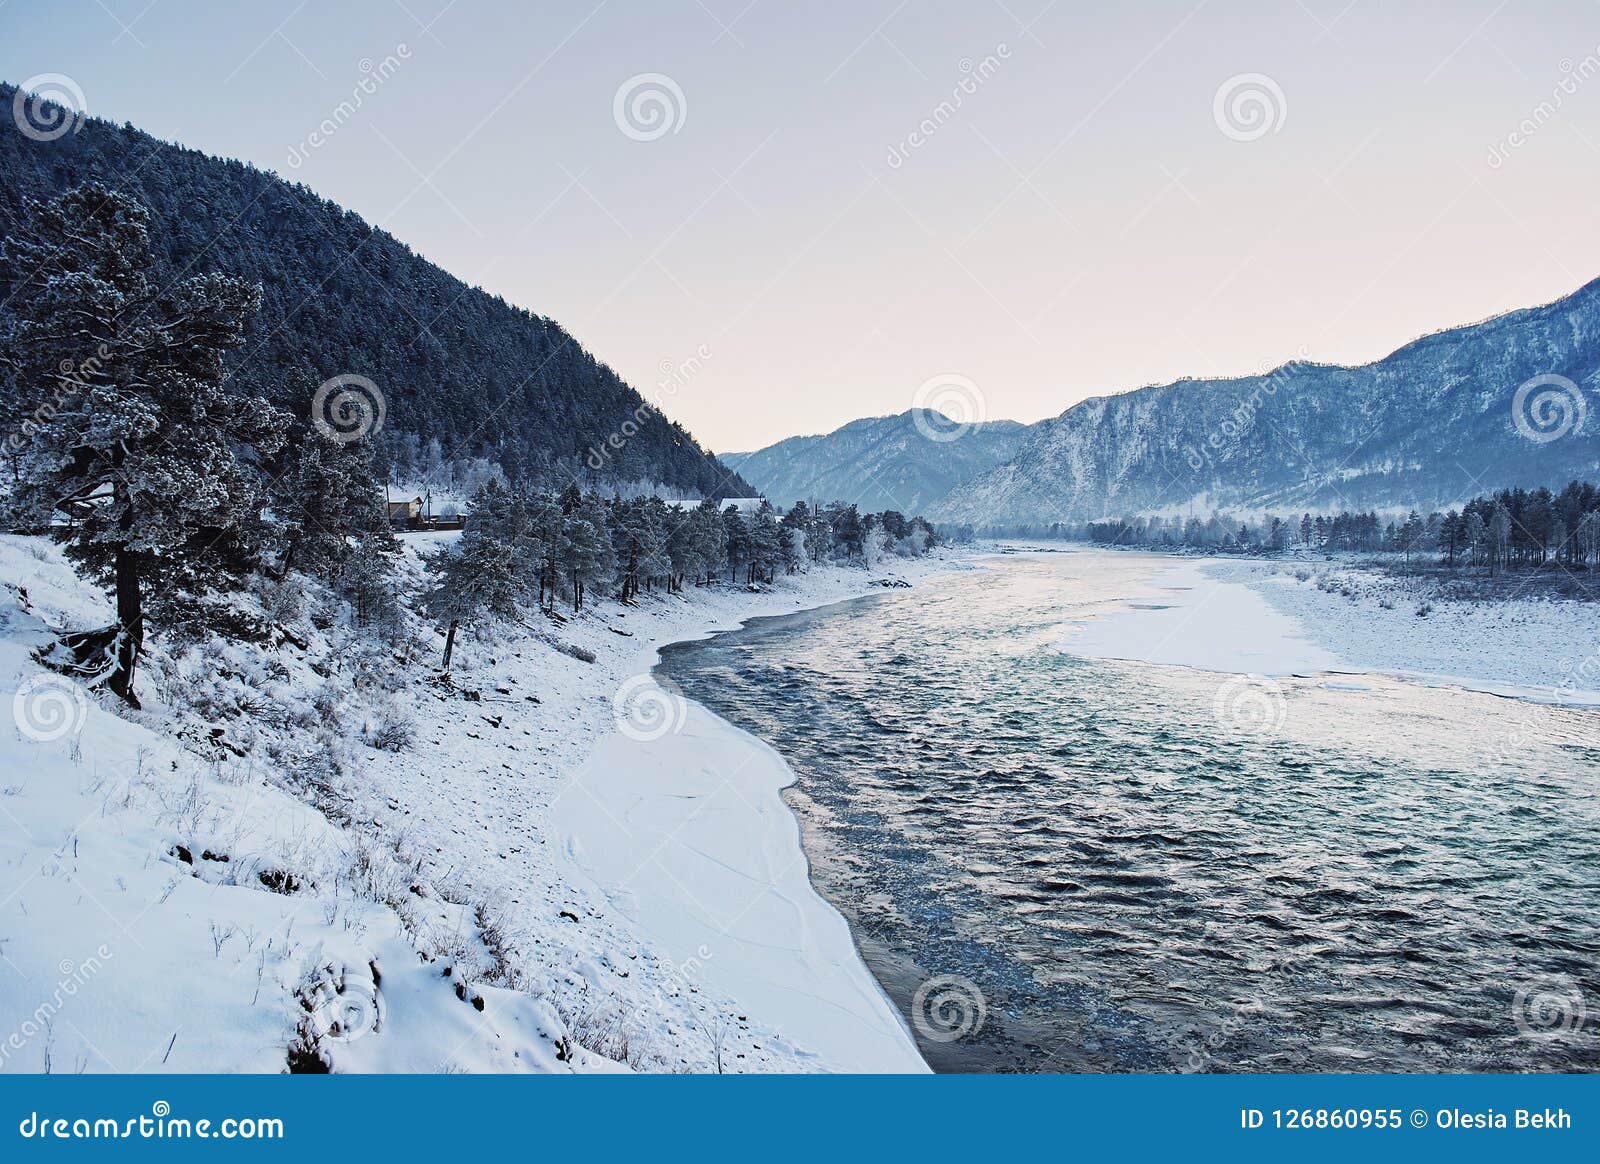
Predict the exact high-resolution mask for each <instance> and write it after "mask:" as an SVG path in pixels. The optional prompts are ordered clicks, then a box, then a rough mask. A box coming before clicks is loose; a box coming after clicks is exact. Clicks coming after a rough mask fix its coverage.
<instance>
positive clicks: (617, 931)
mask: <svg viewBox="0 0 1600 1164" xmlns="http://www.w3.org/2000/svg"><path fill="white" fill-rule="evenodd" d="M441 540H447V537H422V538H418V539H415V540H412V541H410V542H408V557H409V558H410V561H411V563H412V566H411V567H410V568H412V569H414V568H415V564H416V561H417V557H416V555H417V554H418V553H419V552H420V553H422V554H426V553H428V552H430V550H431V549H432V548H434V546H436V545H437V543H438V542H439V541H441ZM0 542H3V544H0V581H3V582H4V583H5V584H6V590H5V598H6V601H5V604H4V612H3V619H0V623H3V627H0V631H3V637H0V697H3V698H4V699H5V700H6V701H8V703H10V705H11V706H12V707H13V712H14V719H15V721H16V725H17V726H16V730H14V731H13V732H10V733H7V734H6V736H5V738H3V739H0V767H3V768H4V769H5V771H6V772H7V773H8V775H7V777H6V779H5V787H4V788H3V789H0V791H3V793H4V796H3V798H0V867H4V868H8V869H10V870H11V871H12V874H13V877H12V879H11V880H12V884H9V885H7V886H6V887H5V890H4V896H3V898H0V953H3V954H4V956H5V967H4V969H3V970H0V974H4V975H6V976H7V977H9V978H10V979H11V981H10V982H8V984H7V988H6V989H4V990H0V1042H4V1041H5V1040H6V1037H7V1035H8V1034H11V1033H13V1032H14V1033H15V1034H16V1039H15V1043H16V1045H15V1046H12V1047H10V1049H9V1051H7V1052H6V1053H5V1055H4V1058H3V1059H0V1069H5V1070H40V1069H44V1068H46V1067H48V1068H50V1069H53V1070H77V1069H84V1070H89V1071H97V1070H118V1071H130V1070H145V1071H150V1070H183V1071H275V1070H282V1069H283V1067H284V1064H285V1055H286V1052H287V1051H288V1049H289V1048H291V1047H293V1046H295V1045H296V1044H297V1043H299V1042H302V1041H304V1039H305V1038H307V1037H310V1038H311V1039H312V1040H313V1041H314V1042H316V1044H317V1046H316V1049H317V1051H318V1053H319V1054H320V1055H321V1056H322V1057H323V1058H324V1059H327V1060H331V1062H332V1065H333V1066H334V1068H335V1069H336V1070H358V1071H368V1070H409V1071H437V1070H446V1071H458V1070H465V1071H480V1070H495V1071H503V1070H556V1071H561V1070H577V1071H586V1070H588V1071H593V1070H615V1069H619V1067H620V1068H624V1069H625V1068H626V1067H632V1068H635V1069H638V1070H646V1071H663V1070H665V1071H672V1070H716V1069H717V1068H718V1066H719V1063H720V1066H721V1068H722V1069H723V1070H726V1071H797V1070H798V1071H816V1070H845V1069H854V1070H916V1069H920V1068H921V1061H920V1058H919V1057H918V1056H917V1054H916V1051H915V1048H914V1046H913V1044H912V1041H911V1039H910V1036H909V1035H908V1034H906V1033H905V1032H904V1030H903V1028H902V1027H901V1025H900V1021H899V1018H898V1015H897V1014H896V1013H895V1011H894V1009H893V1007H892V1006H891V1005H890V1004H889V1003H888V1002H887V1001H886V1000H885V999H884V998H883V996H882V995H881V993H880V992H878V990H877V987H876V983H875V982H874V981H873V980H872V978H871V977H870V975H869V974H868V973H867V972H866V970H865V969H864V967H863V966H862V965H861V963H860V961H859V958H858V957H857V956H856V953H855V950H854V947H853V944H852V942H851V937H850V934H849V932H848V929H847V927H846V926H845V924H844V922H843V920H842V919H841V918H839V916H838V915H837V914H836V913H834V912H833V911H832V910H831V908H830V907H828V906H827V905H826V904H825V903H823V902H822V901H821V899H820V898H818V897H817V896H816V894H815V893H814V892H813V891H812V890H811V888H810V885H809V882H808V880H807V876H806V867H805V862H804V857H803V855H802V853H801V851H800V848H799V839H798V830H797V828H796V826H795V824H794V821H793V819H792V817H791V816H790V815H789V812H788V809H787V808H786V807H785V806H784V805H783V803H782V800H781V798H780V797H779V795H778V789H779V787H780V786H781V784H782V783H783V782H784V781H785V780H786V779H787V774H786V769H784V768H783V765H782V761H781V760H779V759H778V758H777V757H776V755H775V754H772V753H770V751H763V746H762V745H760V744H758V743H757V742H756V741H754V740H751V739H749V738H748V737H745V736H743V735H742V734H741V733H737V732H736V731H734V730H733V729H731V728H729V727H727V725H725V724H722V723H721V722H720V721H717V720H714V718H713V717H710V716H709V715H708V714H706V713H704V712H703V711H701V710H700V709H698V708H690V707H684V708H683V710H682V713H681V716H680V714H679V712H678V710H677V708H678V705H676V704H669V705H668V708H667V710H668V712H669V715H671V716H673V717H675V719H676V720H677V722H681V724H682V728H683V730H682V731H681V732H677V733H672V732H668V733H666V734H664V735H662V736H661V737H660V738H659V739H655V740H648V739H644V738H643V737H644V736H647V735H649V734H650V732H651V731H652V730H653V729H652V728H651V727H650V725H649V724H648V722H646V721H644V720H640V719H639V718H638V717H639V716H641V715H643V716H646V717H648V715H649V706H650V704H649V700H648V697H647V695H648V692H649V691H650V690H652V689H653V688H652V685H651V680H650V678H649V671H650V667H651V665H652V663H653V662H654V660H655V655H656V650H657V648H658V647H659V646H660V645H662V644H664V643H667V642H673V641H678V640H682V639H688V638H695V637H700V636H703V635H706V634H709V633H713V632H714V631H715V630H717V629H721V628H727V627H732V626H736V625H737V624H738V623H739V622H741V621H743V620H745V619H748V618H751V617H754V616H758V615H770V614H779V613H785V612H790V611H794V610H799V609H804V608H807V607H812V606H817V605H822V604H826V603H830V602H835V601H840V600H843V599H846V598H851V597H856V596H860V595H862V594H867V593H872V592H874V591H875V590H877V589H878V586H879V584H881V583H882V582H884V581H887V580H891V579H898V580H901V581H906V582H914V581H916V580H918V579H921V578H923V577H926V576H928V575H929V574H931V573H933V572H935V571H938V570H942V569H950V568H960V567H961V566H962V564H963V563H962V562H961V561H960V560H959V559H958V558H955V557H946V556H938V557H935V558H931V559H918V560H900V559H890V560H886V561H885V562H883V563H882V564H881V565H880V566H879V567H877V568H875V569H873V570H870V571H866V570H861V569H840V568H819V569H817V570H816V571H814V572H813V573H810V574H806V575H796V576H792V577H784V578H780V579H779V580H778V582H777V583H776V585H774V586H771V587H762V588H759V589H756V590H748V589H744V588H735V587H727V588H704V589H697V588H692V587H691V588H690V591H689V593H687V594H684V595H666V594H662V593H659V592H652V593H647V594H644V595H642V596H641V597H640V600H639V602H638V604H637V605H635V606H629V607H623V606H619V605H617V604H615V603H610V602H606V603H600V604H597V605H595V606H592V607H590V608H588V609H586V610H585V611H584V612H583V613H582V614H581V615H578V616H576V617H569V618H567V619H566V620H565V621H564V622H553V621H547V620H545V619H543V618H539V617H535V618H534V619H533V620H532V622H531V623H530V624H529V625H527V626H525V627H520V628H510V629H506V630H502V631H501V632H499V633H498V634H497V635H495V636H492V637H491V638H489V639H486V640H473V639H470V638H469V639H467V640H466V641H464V642H463V643H462V644H461V645H460V646H459V647H458V654H457V659H456V665H455V668H454V676H453V682H452V683H450V684H440V683H438V682H435V681H433V680H432V679H431V664H432V663H433V662H434V661H436V660H435V658H434V657H433V655H432V652H433V651H434V650H435V649H436V648H435V647H432V646H429V647H427V652H428V657H427V658H422V657H412V658H408V659H405V660H402V659H398V658H397V659H393V660H388V661H385V660H384V658H382V657H381V656H380V657H374V658H373V659H371V660H369V661H365V662H359V663H358V661H357V660H353V659H350V658H348V657H345V658H341V657H338V652H337V650H336V649H334V647H335V644H333V643H332V642H331V641H330V642H326V643H324V642H320V641H318V642H311V643H310V646H309V649H304V648H301V647H298V646H296V645H294V644H290V643H286V644H284V645H283V646H281V647H280V648H279V649H278V650H276V651H273V652H269V653H266V654H262V653H260V652H259V650H258V649H257V648H247V647H242V646H241V647H237V648H228V649H226V650H223V651H220V652H216V653H206V652H202V653H201V655H200V656H199V658H198V659H196V658H193V657H186V660H187V661H186V660H185V659H167V658H164V657H160V656H154V657H152V659H151V662H150V666H151V676H150V678H149V680H148V684H149V688H150V689H149V691H148V694H147V699H146V703H147V707H146V710H145V711H144V712H141V713H136V714H135V715H134V716H133V717H132V718H133V719H135V720H137V721H138V722H129V718H128V713H126V711H125V709H121V708H119V707H116V706H113V705H112V704H111V703H109V702H108V703H104V704H102V703H101V702H100V700H102V699H104V698H105V697H104V696H96V695H90V694H87V693H85V692H83V691H81V689H76V688H74V687H72V686H71V685H69V684H66V683H65V682H64V681H62V680H60V679H59V678H57V677H54V676H52V675H51V674H50V673H48V672H46V671H44V670H43V669H42V668H40V667H39V666H38V665H37V664H35V663H34V662H32V661H31V660H30V659H29V658H28V651H29V650H30V649H31V648H32V647H33V646H34V645H36V644H38V643H41V642H44V641H45V640H47V639H48V638H49V631H48V629H47V628H48V627H59V626H64V625H70V626H87V625H95V624H96V623H97V622H103V621H105V620H106V618H107V614H108V612H107V611H106V609H105V603H104V600H103V599H102V597H101V596H100V595H99V594H98V593H97V592H96V591H95V590H94V588H92V587H89V586H87V585H85V584H83V583H82V582H81V581H79V580H78V579H77V578H76V577H75V576H74V575H73V573H72V571H71V569H70V568H69V567H68V566H67V565H66V564H65V563H64V562H63V561H62V559H61V557H60V555H59V552H58V551H57V550H56V549H55V548H54V547H51V546H49V545H48V544H47V543H44V542H41V541H38V540H36V539H27V538H5V539H0ZM316 637H317V636H316V635H315V634H313V635H312V638H316ZM385 667H387V668H388V669H389V673H387V674H381V673H379V672H381V669H383V668H385ZM191 669H197V670H194V673H192V674H188V673H186V672H188V671H189V670H191ZM330 674H331V676H332V677H331V678H330V677H329V676H330ZM341 675H346V676H351V678H346V679H341V678H340V676H341ZM335 680H337V681H338V683H339V684H342V685H343V686H337V687H335V685H334V684H335ZM350 683H358V684H365V686H364V687H363V688H362V689H361V690H363V691H364V692H365V694H362V695H361V696H360V701H359V702H352V701H351V694H350V691H351V689H350V688H349V684H350ZM180 689H181V690H182V692H183V697H184V699H185V700H188V699H190V697H192V696H194V695H196V694H198V695H201V696H203V699H200V700H198V701H195V702H193V703H187V702H185V703H179V702H177V701H176V700H175V699H171V698H165V697H166V696H170V695H171V694H172V693H173V692H175V691H178V690H180ZM335 690H337V691H342V692H344V694H343V695H340V696H338V698H339V700H341V702H339V703H338V704H337V705H334V704H330V705H329V706H328V707H327V708H324V707H323V706H322V703H321V702H320V701H322V700H326V699H330V698H333V692H334V691H335ZM642 695H645V696H646V698H645V700H644V702H643V703H641V702H640V700H641V696H642ZM232 698H237V699H239V700H241V701H242V700H245V699H249V700H254V701H256V702H257V703H258V704H259V707H258V709H257V710H255V711H250V712H248V713H247V714H246V715H245V716H242V717H241V716H238V715H237V714H236V713H235V712H233V711H230V713H229V717H228V718H226V719H222V718H218V719H216V720H215V722H216V723H217V724H218V725H219V727H220V728H221V729H222V730H221V731H220V732H218V733H216V738H215V740H214V741H213V742H210V743H208V742H207V741H205V739H204V737H205V736H206V735H207V734H208V733H210V732H211V731H212V729H211V728H208V727H207V726H206V723H207V719H206V717H207V715H208V712H207V710H206V709H207V708H208V707H213V706H219V705H221V704H222V703H224V702H225V701H226V699H232ZM363 706H371V707H372V708H373V709H374V710H375V711H376V712H377V713H379V714H376V715H374V716H372V717H371V722H368V723H366V724H362V722H361V719H360V717H361V715H362V714H363V712H362V711H361V710H360V709H361V707H363ZM211 714H214V713H211ZM56 715H59V716H60V718H59V720H58V719H57V718H52V716H56ZM279 717H288V718H287V719H283V718H279ZM352 717H354V718H353V719H352ZM319 719H320V720H321V723H320V724H319ZM291 721H292V722H291ZM641 723H642V724H644V726H643V728H642V730H641V729H640V727H639V725H640V724H641ZM397 724H398V725H401V726H400V727H398V728H395V725H397ZM619 727H620V728H627V729H628V731H629V732H631V733H632V736H633V737H636V738H630V736H629V735H626V734H623V732H622V731H621V730H619ZM391 728H393V729H394V730H393V731H392V732H391V731H390V730H389V729H391ZM319 732H320V733H321V734H320V735H319V734H317V733H319ZM178 733H183V734H185V735H189V736H190V743H189V744H188V745H185V744H184V743H183V742H182V741H180V740H179V739H177V738H175V736H176V734H178ZM397 737H398V742H396V738H397ZM319 740H320V741H321V742H322V744H321V745H319V744H318V741H319ZM307 746H311V747H316V746H328V747H333V748H336V749H337V750H338V752H339V760H340V764H339V765H338V766H337V770H338V771H340V772H343V773H345V775H343V776H341V777H338V778H337V779H334V778H332V777H330V781H331V782H325V783H317V782H313V783H311V784H309V785H307V784H305V783H302V782H301V779H302V776H303V775H304V773H305V772H307V771H313V772H315V771H321V768H320V767H319V766H318V764H317V763H316V761H317V757H316V756H313V755H307V754H306V752H305V748H306V747H307ZM208 755H210V756H212V757H213V758H211V759H207V758H205V757H206V756H208ZM752 757H756V759H754V760H752ZM291 761H292V762H291ZM332 770H333V769H332V768H330V771H332ZM319 779H320V778H319ZM706 781H710V782H712V783H713V784H714V785H715V787H716V788H717V789H718V790H719V791H720V795H718V796H716V797H714V798H708V800H707V802H706V803H707V807H708V811H705V812H698V811H695V806H694V805H692V804H690V802H688V801H686V800H678V799H676V797H677V796H678V795H687V793H686V792H683V791H682V790H683V789H684V788H686V787H688V786H693V785H695V784H696V783H697V782H706ZM669 786H670V787H674V788H678V789H679V790H680V792H679V793H677V794H674V793H668V792H666V791H665V789H666V788H667V787H669ZM619 797H621V798H628V797H637V798H639V807H640V808H641V809H643V811H644V813H645V817H646V818H647V819H645V820H644V821H643V825H644V830H645V831H643V832H640V833H639V834H638V836H636V837H634V838H633V839H632V840H629V841H626V842H625V843H619V845H618V847H617V848H616V849H614V850H613V849H609V848H607V847H606V846H607V844H608V843H609V842H608V840H607V839H606V838H605V837H604V836H603V835H602V834H603V829H604V826H605V825H606V824H609V822H608V821H606V820H605V818H604V817H603V816H602V817H600V818H599V824H596V822H595V821H594V820H593V819H590V820H585V819H583V812H582V806H583V805H588V806H589V807H590V808H591V809H594V810H595V811H597V812H598V811H599V810H598V809H595V806H596V805H600V804H604V805H610V806H613V807H612V810H613V811H615V806H617V805H619V804H620V803H621V801H620V800H619V799H618V798H619ZM591 798H592V799H591ZM669 810H677V811H679V813H680V815H679V816H677V817H676V818H673V817H671V816H670V815H669ZM636 819H637V818H636ZM597 829H599V830H600V831H596V830H597ZM647 837H659V838H660V839H661V840H663V841H666V842H667V843H666V844H665V845H664V846H662V847H661V851H660V852H659V853H651V852H650V851H649V850H647V849H643V848H642V847H641V846H642V844H643V842H644V840H645V839H646V838H647ZM624 862H635V863H636V864H637V877H636V878H634V880H633V881H632V882H630V881H629V879H628V877H627V876H626V872H627V870H625V869H623V868H622V863H624ZM702 862H703V864H702ZM719 863H720V864H719ZM711 869H726V870H727V871H728V880H726V881H719V880H718V879H717V877H716V876H715V875H711V874H709V873H708V870H711ZM674 878H676V879H677V881H676V882H675V881H674ZM758 885H759V886H761V887H762V888H763V892H762V893H760V894H757V893H755V892H753V887H755V886H758ZM602 886H603V887H602ZM680 889H681V890H683V893H682V894H678V892H677V891H678V890H680ZM675 894H676V896H675ZM724 895H726V896H724ZM686 903H688V904H686ZM689 905H692V907H693V910H690V909H689ZM663 907H665V908H663ZM673 909H677V910H678V911H679V912H678V914H677V916H678V917H679V918H680V919H682V918H687V917H689V916H690V914H691V912H693V916H694V917H695V918H696V919H697V923H696V924H697V925H698V923H699V922H705V923H707V924H708V925H710V926H711V927H712V928H713V929H715V928H716V927H717V926H718V925H720V927H721V929H720V930H718V932H717V933H716V934H711V933H710V931H709V930H705V931H704V932H702V929H703V927H702V928H698V929H697V928H694V927H692V926H689V925H687V924H682V925H680V924H668V923H669V921H670V920H671V918H672V916H673V914H672V910H673ZM694 911H697V912H694ZM102 949H103V950H104V951H105V952H101V951H102Z"/></svg>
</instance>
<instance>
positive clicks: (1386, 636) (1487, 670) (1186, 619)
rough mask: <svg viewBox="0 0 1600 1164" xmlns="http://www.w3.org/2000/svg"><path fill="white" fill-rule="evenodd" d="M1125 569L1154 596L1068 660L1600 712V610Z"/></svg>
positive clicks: (1328, 576) (1209, 564)
mask: <svg viewBox="0 0 1600 1164" xmlns="http://www.w3.org/2000/svg"><path fill="white" fill-rule="evenodd" d="M1117 556H1118V558H1119V559H1122V560H1128V559H1136V560H1140V561H1142V562H1144V563H1145V564H1146V574H1145V579H1144V582H1143V584H1142V589H1143V593H1141V594H1138V595H1135V596H1134V597H1133V598H1132V599H1131V600H1130V601H1129V602H1127V603H1124V604H1123V606H1124V608H1123V609H1121V610H1117V611H1111V612H1107V613H1105V614H1102V615H1099V616H1098V617H1095V618H1092V619H1090V620H1088V621H1086V622H1084V623H1082V624H1079V625H1078V626H1075V627H1072V628H1069V630H1068V633H1067V634H1066V635H1065V637H1064V638H1063V640H1062V643H1061V646H1062V649H1064V650H1066V651H1068V652H1069V653H1072V654H1076V655H1081V656H1084V657H1088V658H1104V659H1130V660H1137V661H1141V662H1147V663H1159V664H1167V665H1176V666H1185V667H1193V668H1196V669H1199V670H1205V671H1217V672H1222V673H1233V674H1258V675H1267V676H1283V675H1314V674H1319V673H1323V672H1334V673H1343V674H1380V675H1390V676H1397V677H1400V678H1403V679H1408V680H1412V681H1414V682H1422V683H1428V684H1433V685H1442V686H1454V687H1464V688H1467V689H1470V690H1475V691H1484V692H1489V693H1492V694H1495V695H1501V696H1506V697H1509V698H1519V699H1526V700H1533V701H1537V702H1548V703H1559V704H1570V705H1580V706H1600V611H1597V608H1596V607H1595V606H1594V604H1592V603H1586V602H1581V601H1572V600H1552V599H1543V598H1539V599H1535V598H1515V597H1513V598H1508V599H1503V600H1499V601H1493V602H1486V601H1469V600H1446V599H1440V598H1438V597H1436V596H1433V595H1432V594H1431V592H1429V591H1427V590H1426V589H1419V588H1418V587H1417V586H1416V585H1413V584H1412V583H1411V582H1410V581H1409V580H1407V579H1401V578H1395V577H1393V576H1391V575H1388V574H1384V573H1380V572H1376V571H1373V570H1370V569H1364V568H1362V567H1360V566H1358V565H1354V564H1348V563H1316V564H1314V565H1296V564H1293V563H1284V562H1276V561H1270V560H1259V559H1231V558H1230V559H1184V560H1182V561H1181V562H1179V563H1177V564H1174V562H1173V559H1171V558H1167V557H1161V556H1157V555H1122V554H1119V555H1117ZM1419 600H1420V601H1419ZM1422 602H1426V603H1427V604H1428V605H1429V607H1431V609H1429V610H1428V612H1427V614H1426V615H1425V616H1419V615H1418V614H1417V610H1418V609H1419V606H1420V605H1421V603H1422ZM1325 686H1327V687H1329V688H1330V689H1335V690H1342V689H1351V686H1352V685H1351V684H1350V683H1349V682H1348V681H1330V682H1328V683H1326V684H1325Z"/></svg>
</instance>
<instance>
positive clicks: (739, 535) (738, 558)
mask: <svg viewBox="0 0 1600 1164" xmlns="http://www.w3.org/2000/svg"><path fill="white" fill-rule="evenodd" d="M722 548H723V553H724V554H725V555H726V558H727V563H728V581H729V582H737V581H738V580H739V567H741V566H743V565H745V564H746V563H748V562H749V560H750V527H749V525H747V524H746V523H745V520H744V515H743V514H741V513H740V512H739V507H738V506H736V505H730V506H728V508H726V509H724V510H723V511H722Z"/></svg>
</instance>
